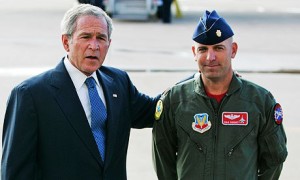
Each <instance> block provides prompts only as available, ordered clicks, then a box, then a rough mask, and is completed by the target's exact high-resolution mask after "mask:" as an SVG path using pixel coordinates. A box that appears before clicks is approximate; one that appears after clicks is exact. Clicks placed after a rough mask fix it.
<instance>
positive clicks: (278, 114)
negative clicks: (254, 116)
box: [274, 103, 283, 125]
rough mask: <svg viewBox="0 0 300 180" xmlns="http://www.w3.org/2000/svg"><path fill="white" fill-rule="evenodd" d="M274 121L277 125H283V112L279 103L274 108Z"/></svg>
mask: <svg viewBox="0 0 300 180" xmlns="http://www.w3.org/2000/svg"><path fill="white" fill-rule="evenodd" d="M274 119H275V123H276V124H278V125H280V124H282V121H283V112H282V108H281V105H280V104H279V103H277V104H276V105H275V107H274Z"/></svg>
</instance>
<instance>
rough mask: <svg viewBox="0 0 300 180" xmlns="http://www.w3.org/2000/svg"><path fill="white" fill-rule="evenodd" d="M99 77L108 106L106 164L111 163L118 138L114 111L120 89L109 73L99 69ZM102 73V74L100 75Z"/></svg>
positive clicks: (116, 109) (116, 106)
mask: <svg viewBox="0 0 300 180" xmlns="http://www.w3.org/2000/svg"><path fill="white" fill-rule="evenodd" d="M98 72H99V73H97V75H98V79H99V81H100V83H101V85H102V88H103V92H104V95H105V101H106V108H107V126H106V127H107V136H106V138H107V139H106V156H105V166H106V167H107V165H108V164H109V162H110V160H111V157H112V156H113V154H114V153H118V152H113V150H114V148H113V147H114V144H115V143H116V140H117V137H116V135H117V133H116V132H117V127H118V119H116V118H115V117H114V114H115V113H114V112H116V111H118V107H119V105H118V98H119V97H118V95H119V90H118V88H117V86H116V85H115V83H114V81H113V79H112V78H111V77H110V76H108V75H107V74H105V73H103V72H101V71H98ZM99 74H100V76H99Z"/></svg>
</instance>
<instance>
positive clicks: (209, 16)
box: [193, 11, 233, 45]
mask: <svg viewBox="0 0 300 180" xmlns="http://www.w3.org/2000/svg"><path fill="white" fill-rule="evenodd" d="M232 36H233V31H232V29H231V28H230V26H229V25H228V24H227V22H226V21H225V19H223V18H222V17H220V16H219V15H218V14H217V12H216V11H212V12H211V13H210V12H209V11H206V12H205V13H204V14H203V16H202V18H200V21H199V23H198V25H197V27H196V29H195V31H194V34H193V40H194V41H196V42H198V43H200V44H205V45H213V44H217V43H220V42H222V41H224V40H226V39H228V38H230V37H232Z"/></svg>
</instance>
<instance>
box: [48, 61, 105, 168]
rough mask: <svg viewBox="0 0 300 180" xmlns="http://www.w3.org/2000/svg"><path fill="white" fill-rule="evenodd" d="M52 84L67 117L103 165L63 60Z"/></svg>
mask: <svg viewBox="0 0 300 180" xmlns="http://www.w3.org/2000/svg"><path fill="white" fill-rule="evenodd" d="M51 85H52V86H53V87H54V88H56V95H55V98H56V100H57V103H58V105H59V106H60V108H61V109H62V111H63V112H64V114H65V116H66V119H67V120H68V121H69V123H70V125H71V126H72V127H73V129H74V130H75V131H76V133H77V135H78V136H79V138H80V139H81V141H82V143H84V144H85V145H86V147H87V148H88V149H89V151H90V152H91V154H92V155H93V156H94V157H95V159H96V160H97V161H98V162H99V164H100V165H101V166H103V161H102V159H101V157H100V155H99V152H98V148H97V145H96V143H95V140H94V137H93V134H92V132H91V129H90V126H89V124H88V120H87V118H86V115H85V112H84V110H83V107H82V104H81V102H80V100H79V97H78V95H77V92H76V89H75V87H74V85H73V82H72V80H71V78H70V76H69V74H68V72H67V70H66V69H65V66H64V64H63V61H61V63H60V64H59V65H58V66H57V67H56V68H55V70H54V72H53V74H52V77H51Z"/></svg>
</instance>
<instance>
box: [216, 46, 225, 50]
mask: <svg viewBox="0 0 300 180" xmlns="http://www.w3.org/2000/svg"><path fill="white" fill-rule="evenodd" d="M223 49H224V47H222V46H217V47H216V50H218V51H221V50H223Z"/></svg>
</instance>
